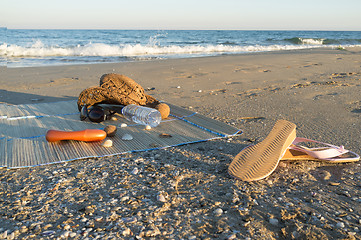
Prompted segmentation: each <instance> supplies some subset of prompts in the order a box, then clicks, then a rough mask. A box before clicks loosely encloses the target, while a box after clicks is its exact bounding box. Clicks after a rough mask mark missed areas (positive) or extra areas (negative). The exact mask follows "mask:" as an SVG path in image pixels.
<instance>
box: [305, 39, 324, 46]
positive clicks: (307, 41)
mask: <svg viewBox="0 0 361 240" xmlns="http://www.w3.org/2000/svg"><path fill="white" fill-rule="evenodd" d="M324 40H325V39H315V38H300V41H301V42H302V44H309V45H322V44H323V41H324Z"/></svg>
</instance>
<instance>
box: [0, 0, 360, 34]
mask: <svg viewBox="0 0 361 240" xmlns="http://www.w3.org/2000/svg"><path fill="white" fill-rule="evenodd" d="M360 12H361V0H343V1H340V0H327V1H326V0H297V1H292V0H273V1H271V0H181V1H180V0H1V3H0V27H7V28H10V29H13V28H24V29H38V28H45V29H197V30H200V29H227V30H231V29H236V30H356V31H361V13H360Z"/></svg>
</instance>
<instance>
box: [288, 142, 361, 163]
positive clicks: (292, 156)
mask: <svg viewBox="0 0 361 240" xmlns="http://www.w3.org/2000/svg"><path fill="white" fill-rule="evenodd" d="M300 143H312V144H317V145H322V147H312V148H311V147H306V146H303V145H301V144H300ZM281 160H293V161H294V160H314V161H326V162H330V163H346V162H356V161H358V160H360V156H359V155H358V154H356V153H354V152H351V151H349V150H346V149H345V148H344V147H343V146H340V147H338V146H335V145H332V144H328V143H323V142H318V141H315V140H310V139H307V138H300V137H296V139H295V140H294V141H293V143H292V144H291V145H290V146H289V148H288V149H287V151H286V153H285V154H284V156H283V157H282V159H281Z"/></svg>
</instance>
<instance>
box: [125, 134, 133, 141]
mask: <svg viewBox="0 0 361 240" xmlns="http://www.w3.org/2000/svg"><path fill="white" fill-rule="evenodd" d="M132 139H133V136H132V135H130V134H129V133H126V134H124V135H123V137H122V140H125V141H130V140H132Z"/></svg>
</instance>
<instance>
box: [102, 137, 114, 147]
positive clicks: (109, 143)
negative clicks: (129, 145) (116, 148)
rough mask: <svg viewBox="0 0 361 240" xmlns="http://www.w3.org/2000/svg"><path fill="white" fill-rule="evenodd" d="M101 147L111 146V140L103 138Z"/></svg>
mask: <svg viewBox="0 0 361 240" xmlns="http://www.w3.org/2000/svg"><path fill="white" fill-rule="evenodd" d="M102 146H103V147H111V146H113V141H112V140H110V139H108V140H105V141H104V142H103V144H102Z"/></svg>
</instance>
